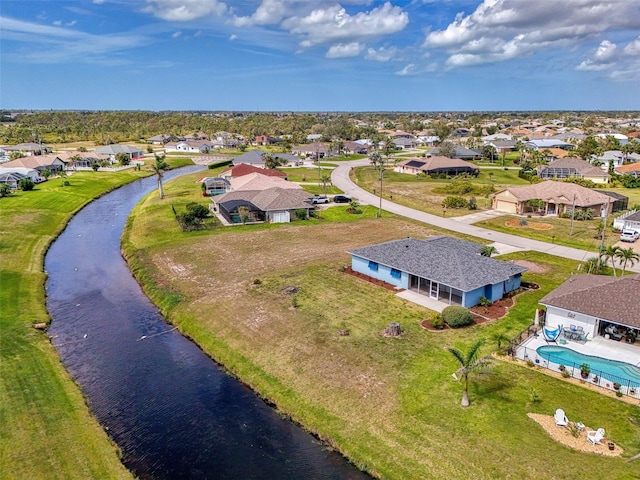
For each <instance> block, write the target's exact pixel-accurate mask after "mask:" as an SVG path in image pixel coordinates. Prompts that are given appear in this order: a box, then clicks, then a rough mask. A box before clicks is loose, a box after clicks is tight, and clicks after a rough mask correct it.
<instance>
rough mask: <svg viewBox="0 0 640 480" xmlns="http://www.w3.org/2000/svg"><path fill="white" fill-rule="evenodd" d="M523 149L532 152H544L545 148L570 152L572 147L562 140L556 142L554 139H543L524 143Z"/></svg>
mask: <svg viewBox="0 0 640 480" xmlns="http://www.w3.org/2000/svg"><path fill="white" fill-rule="evenodd" d="M524 145H525V147H527V148H531V149H532V150H544V149H545V148H561V149H563V150H572V149H573V147H574V146H573V145H572V144H570V143H567V142H564V141H562V140H556V139H554V138H544V139H541V140H529V141H528V142H525V144H524Z"/></svg>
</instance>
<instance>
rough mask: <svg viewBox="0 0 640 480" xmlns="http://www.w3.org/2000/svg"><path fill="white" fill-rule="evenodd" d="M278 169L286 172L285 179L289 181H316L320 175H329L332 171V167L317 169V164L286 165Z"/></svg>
mask: <svg viewBox="0 0 640 480" xmlns="http://www.w3.org/2000/svg"><path fill="white" fill-rule="evenodd" d="M321 166H322V165H321ZM278 170H280V171H281V172H284V173H286V174H287V179H288V180H289V181H290V182H318V181H319V179H320V176H322V175H329V176H330V175H331V172H332V171H333V168H330V167H323V168H320V169H319V168H318V167H317V166H314V167H313V168H310V167H286V168H279V169H278Z"/></svg>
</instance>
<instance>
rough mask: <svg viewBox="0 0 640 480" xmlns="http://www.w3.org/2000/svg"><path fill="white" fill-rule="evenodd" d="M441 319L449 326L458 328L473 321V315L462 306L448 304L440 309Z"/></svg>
mask: <svg viewBox="0 0 640 480" xmlns="http://www.w3.org/2000/svg"><path fill="white" fill-rule="evenodd" d="M442 320H443V321H444V322H445V323H446V324H447V325H449V326H450V327H451V328H460V327H464V326H465V325H470V324H471V323H473V315H472V314H471V312H470V311H469V310H467V309H466V308H464V307H459V306H457V305H450V306H448V307H447V308H445V309H444V310H443V311H442Z"/></svg>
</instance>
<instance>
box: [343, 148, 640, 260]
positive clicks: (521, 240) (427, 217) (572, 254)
mask: <svg viewBox="0 0 640 480" xmlns="http://www.w3.org/2000/svg"><path fill="white" fill-rule="evenodd" d="M365 165H369V159H368V158H363V159H361V160H353V161H350V162H341V163H340V165H339V166H338V167H337V168H335V169H334V170H333V172H332V174H331V182H332V183H333V185H335V186H336V187H338V188H339V189H341V190H342V191H343V192H344V193H345V194H346V195H348V196H350V197H352V198H357V199H358V201H360V202H361V203H367V204H370V205H379V204H380V197H377V196H375V195H373V194H371V193H369V192H367V191H366V190H364V189H362V188H360V187H358V186H357V185H356V184H355V183H353V182H352V181H351V179H350V178H349V172H350V171H351V169H352V168H354V167H359V166H365ZM382 209H383V210H386V211H388V212H391V213H394V214H396V215H400V216H403V217H407V218H411V219H413V220H417V221H419V222H423V223H427V224H429V225H434V226H436V227H440V228H444V229H446V230H451V231H453V232H458V233H465V234H467V235H473V236H475V237H478V238H483V239H485V240H490V241H491V242H498V243H501V244H504V245H507V246H509V247H510V248H513V249H516V250H533V251H535V252H542V253H548V254H550V255H556V256H558V257H563V258H569V259H572V260H577V261H580V262H582V261H585V260H586V259H588V258H590V257H595V256H597V252H595V251H593V252H589V251H586V250H580V249H577V248H571V247H564V246H561V245H555V244H551V243H546V242H541V241H538V240H532V239H530V238H525V237H519V236H516V235H510V234H508V233H501V232H494V231H493V230H488V229H486V228H480V227H476V226H474V225H470V224H467V223H462V222H460V221H457V220H455V219H453V218H443V217H440V216H437V215H432V214H430V213H426V212H421V211H419V210H415V209H413V208H409V207H405V206H402V205H398V204H397V203H393V202H391V201H389V200H386V199H383V200H382ZM636 243H640V242H636ZM627 270H629V271H633V272H640V264H638V265H635V266H633V267H630V268H627Z"/></svg>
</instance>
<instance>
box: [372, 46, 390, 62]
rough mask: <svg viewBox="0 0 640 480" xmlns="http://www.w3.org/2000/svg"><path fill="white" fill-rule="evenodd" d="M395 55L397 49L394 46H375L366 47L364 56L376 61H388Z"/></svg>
mask: <svg viewBox="0 0 640 480" xmlns="http://www.w3.org/2000/svg"><path fill="white" fill-rule="evenodd" d="M397 56H398V49H397V48H396V47H380V48H378V49H377V50H376V49H375V48H369V49H367V54H366V55H365V57H364V58H366V59H367V60H373V61H376V62H388V61H390V60H393V59H396V58H397Z"/></svg>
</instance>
